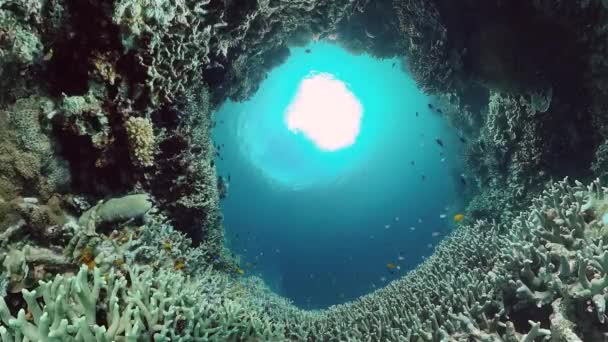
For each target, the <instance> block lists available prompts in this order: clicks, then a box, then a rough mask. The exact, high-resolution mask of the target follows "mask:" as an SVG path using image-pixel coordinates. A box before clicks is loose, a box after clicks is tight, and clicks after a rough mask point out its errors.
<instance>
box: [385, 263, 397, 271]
mask: <svg viewBox="0 0 608 342" xmlns="http://www.w3.org/2000/svg"><path fill="white" fill-rule="evenodd" d="M386 268H388V269H389V270H394V269H395V268H397V265H395V264H393V263H392V262H389V263H388V264H386Z"/></svg>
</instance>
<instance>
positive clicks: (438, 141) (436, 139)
mask: <svg viewBox="0 0 608 342" xmlns="http://www.w3.org/2000/svg"><path fill="white" fill-rule="evenodd" d="M435 142H436V143H437V145H439V146H441V147H443V141H442V140H441V139H439V138H435Z"/></svg>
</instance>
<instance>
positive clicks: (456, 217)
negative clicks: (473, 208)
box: [454, 214, 464, 222]
mask: <svg viewBox="0 0 608 342" xmlns="http://www.w3.org/2000/svg"><path fill="white" fill-rule="evenodd" d="M462 220H464V214H456V215H454V222H460V221H462Z"/></svg>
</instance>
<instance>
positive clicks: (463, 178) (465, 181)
mask: <svg viewBox="0 0 608 342" xmlns="http://www.w3.org/2000/svg"><path fill="white" fill-rule="evenodd" d="M460 183H462V185H467V179H466V178H465V177H464V173H463V174H461V175H460Z"/></svg>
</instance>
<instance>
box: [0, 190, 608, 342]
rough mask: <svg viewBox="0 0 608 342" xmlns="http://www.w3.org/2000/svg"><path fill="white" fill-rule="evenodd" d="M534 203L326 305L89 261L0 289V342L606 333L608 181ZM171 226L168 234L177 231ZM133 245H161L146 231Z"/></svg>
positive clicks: (202, 277) (212, 276)
mask: <svg viewBox="0 0 608 342" xmlns="http://www.w3.org/2000/svg"><path fill="white" fill-rule="evenodd" d="M533 202H534V203H533V204H532V205H531V207H530V208H529V209H528V210H526V211H524V212H522V213H521V214H520V215H519V216H518V217H517V218H516V219H515V220H514V221H513V222H512V223H511V224H509V225H504V224H493V223H488V222H485V221H479V222H477V223H475V224H474V225H469V226H461V227H460V228H458V229H457V230H456V231H455V232H454V233H453V234H452V235H451V236H450V237H449V238H448V239H446V240H445V241H444V242H442V243H441V245H440V246H439V247H438V248H437V250H436V252H435V254H434V255H433V256H432V257H430V258H429V259H428V260H427V261H425V262H424V263H423V264H422V265H420V266H419V267H418V268H416V269H415V270H414V271H412V272H410V273H408V274H407V275H406V276H404V277H403V278H402V279H400V280H397V281H394V282H392V283H391V284H390V285H388V286H386V287H385V288H383V289H381V290H378V291H376V292H374V293H372V294H369V295H366V296H364V297H362V298H360V299H358V300H356V301H354V302H352V303H347V304H341V305H337V306H333V307H331V308H329V309H326V310H322V311H316V312H309V311H305V310H301V309H297V308H295V307H294V306H292V305H291V304H290V303H289V302H288V301H286V300H283V299H281V298H280V297H278V296H277V295H275V294H273V293H272V292H270V291H269V290H267V289H266V288H265V286H264V284H263V283H261V282H259V281H256V280H255V278H250V279H246V280H243V279H241V280H235V279H234V278H233V277H230V276H229V275H227V274H225V273H223V272H220V271H214V270H212V269H211V268H210V267H207V268H199V269H198V270H197V272H194V273H193V274H191V275H188V273H184V272H183V271H180V272H175V271H172V270H170V269H168V268H167V267H163V266H126V265H123V266H120V267H113V268H109V270H108V271H106V272H104V273H102V271H101V269H100V268H98V267H92V268H91V269H90V270H89V269H88V268H87V266H85V265H83V266H82V267H81V268H80V270H79V271H78V272H77V273H76V274H71V275H65V276H64V275H57V276H55V277H54V278H51V279H50V280H46V281H45V280H40V281H39V284H38V285H37V286H36V287H35V289H34V290H31V291H30V290H27V289H22V290H21V293H22V295H23V298H24V300H25V303H26V307H25V308H22V309H20V310H19V311H18V312H17V314H16V316H15V315H13V314H12V313H11V311H10V309H9V307H8V305H7V303H6V302H5V300H1V301H0V317H1V318H2V323H3V325H2V327H1V328H0V336H1V337H2V339H3V341H10V340H13V339H17V340H21V339H25V340H30V341H35V340H72V339H74V340H77V339H85V340H87V339H93V338H94V339H95V340H101V341H106V340H107V341H110V340H121V339H125V340H129V339H131V340H148V339H151V338H153V339H154V340H157V341H165V340H173V339H176V338H177V339H180V340H197V341H220V340H230V339H261V340H277V341H279V340H285V341H287V340H295V341H302V340H379V341H384V340H389V341H393V340H395V341H401V340H403V341H419V340H421V341H442V340H451V339H455V340H471V339H473V340H483V341H486V340H487V341H534V340H535V338H536V337H543V336H547V337H548V336H550V337H551V339H552V340H555V341H577V340H581V341H597V340H601V338H602V336H603V326H604V323H605V321H606V318H607V317H606V311H605V310H606V295H607V294H606V288H608V280H607V279H608V251H606V250H604V248H603V245H604V243H605V241H604V240H605V239H606V238H605V232H606V231H607V230H608V225H606V223H604V222H603V220H602V217H603V216H604V215H606V214H607V213H608V189H607V188H603V187H601V186H600V183H599V181H596V182H593V183H591V184H590V185H589V186H583V184H581V183H579V182H576V184H573V185H571V184H569V183H568V182H567V181H563V182H559V183H555V184H553V185H551V186H550V187H548V188H547V189H546V190H545V191H544V192H543V195H542V196H540V197H538V198H536V199H535V200H534V201H533ZM146 228H148V227H144V229H146ZM149 228H150V229H153V228H152V227H149ZM168 229H169V230H168V231H167V234H169V235H165V236H166V238H167V239H169V238H170V236H171V234H175V232H173V233H171V228H168ZM107 238H108V239H109V237H107ZM156 238H157V239H162V237H160V236H159V237H156ZM103 239H104V238H102V240H103ZM131 243H133V244H134V245H135V244H137V243H134V242H133V241H131ZM138 243H140V244H141V243H143V244H147V246H148V247H153V244H152V243H151V241H150V240H142V241H140V242H138ZM138 248H141V246H140V247H138ZM184 261H188V262H191V261H193V260H192V259H187V258H185V259H184ZM154 267H160V271H153V268H154ZM7 272H11V269H7ZM13 272H14V271H13ZM100 315H101V317H99V316H100ZM527 317H529V319H526V318H527ZM533 319H535V320H533Z"/></svg>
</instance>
